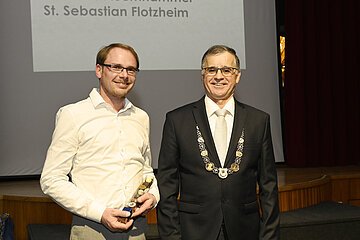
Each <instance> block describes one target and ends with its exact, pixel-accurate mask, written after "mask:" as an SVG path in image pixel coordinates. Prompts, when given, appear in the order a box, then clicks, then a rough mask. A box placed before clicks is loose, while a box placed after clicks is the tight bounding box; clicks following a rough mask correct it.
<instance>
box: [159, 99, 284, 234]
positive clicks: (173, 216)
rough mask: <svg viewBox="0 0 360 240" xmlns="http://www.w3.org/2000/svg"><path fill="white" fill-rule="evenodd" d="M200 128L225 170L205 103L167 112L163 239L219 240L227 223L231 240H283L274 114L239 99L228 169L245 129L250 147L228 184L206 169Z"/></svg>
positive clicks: (162, 152) (161, 171) (161, 213)
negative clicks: (199, 134)
mask: <svg viewBox="0 0 360 240" xmlns="http://www.w3.org/2000/svg"><path fill="white" fill-rule="evenodd" d="M196 125H197V126H199V128H200V131H201V133H202V135H203V138H204V140H205V144H206V148H207V150H208V152H209V158H210V159H211V161H212V162H214V163H215V165H216V166H218V167H219V166H220V161H219V158H218V156H217V152H216V148H215V144H214V141H213V138H212V135H211V130H210V126H209V122H208V119H207V115H206V110H205V102H204V98H202V99H201V100H199V101H197V102H194V103H191V104H188V105H186V106H183V107H180V108H178V109H176V110H173V111H171V112H169V113H167V115H166V121H165V124H164V129H163V138H162V143H161V150H160V155H159V166H158V175H157V178H158V184H159V190H160V202H159V205H158V207H157V209H158V223H159V232H160V236H161V239H183V240H197V239H199V240H204V239H207V240H215V239H216V238H217V235H218V233H219V230H220V227H221V224H222V222H223V221H224V223H225V226H226V229H227V233H228V237H229V239H231V240H239V239H245V240H252V239H278V238H279V207H278V189H277V174H276V168H275V161H274V154H273V146H272V140H271V134H270V120H269V115H268V114H266V113H264V112H262V111H260V110H257V109H255V108H253V107H250V106H248V105H245V104H242V103H240V102H238V101H236V100H235V116H234V126H233V131H232V136H231V141H230V145H229V150H228V153H227V157H226V161H225V166H224V167H227V168H229V167H230V165H231V163H233V162H234V159H235V151H236V146H237V142H238V139H239V137H240V135H241V131H242V129H244V130H245V144H244V149H243V158H242V162H241V163H240V170H239V171H238V172H236V173H233V174H230V175H229V176H228V177H227V178H226V179H221V178H220V177H219V176H218V175H216V174H214V173H212V172H208V171H206V170H205V167H204V162H203V160H202V158H201V156H200V151H199V147H198V142H197V135H196ZM257 184H258V190H259V203H260V208H259V205H258V202H257ZM179 195H180V196H179ZM178 196H179V199H177V198H178ZM259 209H261V210H259ZM260 212H261V214H260Z"/></svg>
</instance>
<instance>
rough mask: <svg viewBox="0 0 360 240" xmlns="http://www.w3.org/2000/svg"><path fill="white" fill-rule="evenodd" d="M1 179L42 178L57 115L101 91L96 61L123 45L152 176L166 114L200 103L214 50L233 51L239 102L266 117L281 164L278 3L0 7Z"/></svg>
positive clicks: (36, 1)
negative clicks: (131, 54)
mask: <svg viewBox="0 0 360 240" xmlns="http://www.w3.org/2000/svg"><path fill="white" fill-rule="evenodd" d="M0 13H1V14H0V20H1V22H2V23H3V24H1V26H0V36H1V44H0V54H1V56H2V58H1V64H0V71H1V73H2V74H1V75H2V78H1V85H0V91H1V94H0V96H1V100H0V104H1V111H2V113H1V120H0V121H1V122H0V135H1V142H0V152H1V158H0V177H16V176H29V175H38V174H40V173H41V170H42V167H43V164H44V160H45V156H46V151H47V148H48V146H49V144H50V141H51V135H52V131H53V129H54V122H55V113H56V112H57V110H58V109H59V107H61V106H63V105H66V104H69V103H72V102H76V101H79V100H81V99H84V98H86V97H87V96H88V94H89V92H90V91H91V89H92V88H94V87H98V79H96V77H95V74H94V69H95V55H96V53H97V51H98V50H99V49H100V48H101V47H102V46H104V45H107V44H109V43H112V42H124V43H127V44H130V45H132V46H133V47H134V48H135V49H136V50H137V51H138V53H139V56H140V69H141V71H140V73H139V75H138V77H137V82H136V85H135V88H134V89H133V92H132V93H131V94H130V95H129V99H130V100H131V101H132V102H133V103H134V104H135V105H137V106H139V107H141V108H142V109H144V110H146V111H147V112H148V114H149V116H150V120H151V136H150V137H151V148H152V156H153V162H152V165H153V167H154V168H157V157H158V152H159V148H160V141H161V132H162V126H163V123H164V119H165V114H166V112H167V111H170V110H172V109H174V108H176V107H178V106H181V105H184V104H187V103H189V102H191V101H195V100H198V99H200V98H201V97H202V96H203V95H204V91H203V87H202V84H201V81H200V79H201V75H200V60H201V57H202V54H203V53H204V51H205V50H206V49H207V48H208V47H210V46H211V45H214V44H226V45H229V46H231V47H233V48H235V49H236V51H237V52H238V54H239V56H240V58H241V68H242V69H243V70H242V78H241V82H240V84H239V86H238V89H237V91H236V93H235V95H236V97H237V99H239V100H240V101H242V102H244V103H247V104H250V105H252V106H255V107H257V108H259V109H261V110H263V111H265V112H268V113H269V114H270V116H271V130H272V137H273V143H274V151H275V157H276V161H277V162H283V161H284V156H283V148H282V134H281V120H280V119H281V118H280V101H279V89H278V62H277V46H276V44H277V41H276V23H275V1H269V0H243V1H241V0H224V1H215V0H178V1H176V0H153V1H152V0H138V1H136V0H102V1H101V0H86V1H85V0H77V1H74V0H57V1H54V0H30V1H25V2H24V1H21V0H12V1H1V2H0Z"/></svg>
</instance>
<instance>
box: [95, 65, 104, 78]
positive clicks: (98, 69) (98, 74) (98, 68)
mask: <svg viewBox="0 0 360 240" xmlns="http://www.w3.org/2000/svg"><path fill="white" fill-rule="evenodd" d="M102 71H103V69H102V67H101V66H100V65H99V64H96V67H95V75H96V77H97V78H99V79H100V78H101V77H102Z"/></svg>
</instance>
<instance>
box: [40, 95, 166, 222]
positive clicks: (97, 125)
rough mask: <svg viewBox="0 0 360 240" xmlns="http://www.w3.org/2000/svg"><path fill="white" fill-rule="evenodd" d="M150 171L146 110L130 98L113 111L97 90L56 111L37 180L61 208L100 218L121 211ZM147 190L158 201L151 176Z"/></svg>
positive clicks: (155, 183)
mask: <svg viewBox="0 0 360 240" xmlns="http://www.w3.org/2000/svg"><path fill="white" fill-rule="evenodd" d="M149 175H150V176H152V177H154V173H153V169H152V167H151V153H150V144H149V117H148V115H147V113H146V112H144V111H143V110H141V109H140V108H137V107H135V106H134V105H133V104H132V103H131V102H130V101H129V100H128V99H126V103H125V107H124V108H123V109H121V110H120V111H119V112H116V111H115V110H114V109H113V108H112V107H111V106H110V105H109V104H107V103H106V102H105V101H104V100H103V98H102V97H101V96H100V94H99V92H98V90H97V89H93V90H92V91H91V93H90V95H89V97H88V98H87V99H85V100H82V101H80V102H77V103H74V104H70V105H67V106H64V107H62V108H60V109H59V111H58V113H57V116H56V126H55V130H54V133H53V136H52V142H51V144H50V147H49V149H48V152H47V156H46V161H45V165H44V168H43V172H42V174H41V180H40V183H41V188H42V190H43V191H44V193H45V194H47V195H49V196H50V197H51V198H53V199H54V200H55V201H56V202H57V203H59V204H60V205H62V206H63V207H64V208H65V209H67V210H69V211H71V212H73V213H75V214H78V215H80V216H82V217H85V218H88V219H90V220H93V221H97V222H100V221H101V216H102V214H103V212H104V210H105V208H107V207H109V208H119V209H122V208H123V207H124V205H125V204H126V203H127V202H128V201H129V200H130V198H131V197H132V195H133V194H134V192H135V191H136V189H137V187H138V186H139V184H140V183H141V182H142V181H143V179H144V177H145V176H149ZM69 177H70V179H69ZM150 193H152V194H153V195H154V196H155V197H156V199H157V201H159V199H160V196H159V191H158V188H157V182H156V179H155V177H154V182H153V184H152V187H151V189H150Z"/></svg>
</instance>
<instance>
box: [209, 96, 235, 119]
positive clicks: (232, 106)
mask: <svg viewBox="0 0 360 240" xmlns="http://www.w3.org/2000/svg"><path fill="white" fill-rule="evenodd" d="M205 107H206V113H207V116H208V118H209V117H211V116H212V115H213V114H215V111H216V110H218V109H219V106H218V105H217V104H216V103H215V102H214V101H213V100H211V99H210V98H209V97H208V96H207V95H206V96H205ZM223 109H226V110H227V111H228V113H230V114H231V116H234V112H235V100H234V97H231V98H230V100H229V101H228V102H227V103H226V104H225V106H224V107H223Z"/></svg>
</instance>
